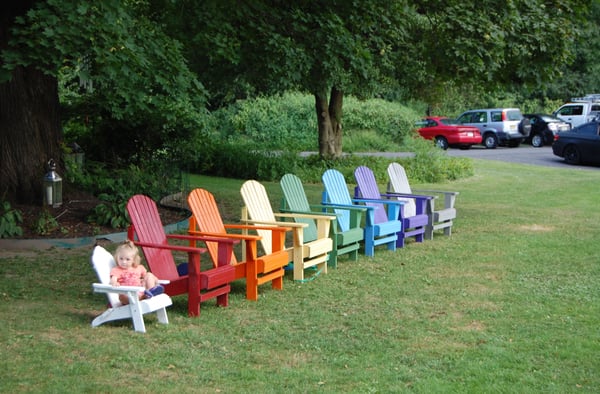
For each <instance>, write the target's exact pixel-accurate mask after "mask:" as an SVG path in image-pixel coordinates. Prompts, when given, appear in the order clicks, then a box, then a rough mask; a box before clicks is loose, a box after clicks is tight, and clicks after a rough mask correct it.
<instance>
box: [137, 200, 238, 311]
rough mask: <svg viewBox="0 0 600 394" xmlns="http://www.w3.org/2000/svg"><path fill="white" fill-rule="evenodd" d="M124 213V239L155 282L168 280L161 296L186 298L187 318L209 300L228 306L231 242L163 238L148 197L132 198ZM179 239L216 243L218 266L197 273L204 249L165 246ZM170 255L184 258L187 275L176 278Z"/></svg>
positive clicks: (208, 239)
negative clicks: (143, 259)
mask: <svg viewBox="0 0 600 394" xmlns="http://www.w3.org/2000/svg"><path fill="white" fill-rule="evenodd" d="M127 212H128V213H129V217H130V219H131V226H129V229H128V231H127V237H128V238H129V239H130V240H132V241H133V242H134V243H135V244H136V245H138V246H140V247H141V248H142V251H143V253H144V256H145V257H146V262H147V263H148V267H149V268H150V271H151V272H152V273H153V274H154V275H156V277H157V278H159V279H166V280H169V281H170V283H169V284H166V285H164V286H165V293H167V294H168V295H170V296H176V295H180V294H187V295H188V314H189V315H190V316H199V315H200V303H201V302H204V301H206V300H209V299H211V298H216V299H217V305H220V306H227V305H228V304H229V292H230V291H231V286H230V282H232V281H233V280H235V268H234V267H233V266H231V265H229V261H230V258H231V257H230V256H231V255H232V253H233V244H234V243H235V242H236V241H234V240H231V239H223V238H211V237H194V236H189V235H176V234H169V235H167V234H165V231H164V228H163V225H162V223H161V220H160V216H159V214H158V209H157V208H156V203H155V202H154V201H153V200H152V199H151V198H149V197H147V196H143V195H140V194H138V195H135V196H133V197H131V198H130V199H129V201H128V202H127ZM171 239H179V240H185V241H188V242H196V241H203V242H217V243H218V264H217V267H216V268H212V269H209V270H206V271H200V254H201V253H204V252H206V249H203V248H197V247H190V246H183V245H181V246H180V245H172V244H169V240H171ZM173 251H180V252H186V253H187V254H188V274H187V275H181V276H180V275H179V273H178V272H177V266H176V264H175V260H174V258H173V254H172V252H173Z"/></svg>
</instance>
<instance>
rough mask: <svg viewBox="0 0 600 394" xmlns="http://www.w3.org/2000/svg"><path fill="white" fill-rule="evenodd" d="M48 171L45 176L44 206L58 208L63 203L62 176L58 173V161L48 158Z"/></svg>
mask: <svg viewBox="0 0 600 394" xmlns="http://www.w3.org/2000/svg"><path fill="white" fill-rule="evenodd" d="M47 167H48V173H47V174H46V175H45V176H44V189H43V190H44V191H43V193H44V206H48V205H50V206H52V208H57V207H60V206H61V205H62V178H61V177H60V175H58V174H57V173H56V163H55V162H54V160H53V159H50V160H48V163H47Z"/></svg>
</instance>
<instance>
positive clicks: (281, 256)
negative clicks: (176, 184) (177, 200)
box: [187, 189, 292, 301]
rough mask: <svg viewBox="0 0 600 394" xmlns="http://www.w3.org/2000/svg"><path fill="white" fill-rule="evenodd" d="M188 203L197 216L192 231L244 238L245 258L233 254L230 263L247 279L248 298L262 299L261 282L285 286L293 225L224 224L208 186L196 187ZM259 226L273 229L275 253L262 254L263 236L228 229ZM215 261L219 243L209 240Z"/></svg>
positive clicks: (216, 235)
mask: <svg viewBox="0 0 600 394" xmlns="http://www.w3.org/2000/svg"><path fill="white" fill-rule="evenodd" d="M187 201H188V205H189V207H190V209H191V210H192V213H193V216H192V217H191V218H190V227H189V228H190V229H189V234H191V235H201V236H210V237H224V238H227V239H237V240H242V242H243V243H244V249H243V251H244V252H245V253H244V255H243V256H242V259H241V260H238V259H237V258H236V256H235V254H232V255H231V260H230V262H229V263H230V264H231V265H232V266H233V267H235V278H236V279H240V278H245V279H246V298H247V299H249V300H252V301H256V300H257V299H258V286H260V285H262V284H264V283H268V282H271V287H272V288H273V289H276V290H281V289H283V276H284V275H285V271H284V269H283V267H285V266H286V265H287V264H288V262H289V256H288V252H287V251H286V250H285V245H284V244H285V234H286V232H288V231H291V230H292V229H291V228H290V227H276V226H253V225H245V224H223V220H222V219H221V214H220V213H219V208H218V207H217V203H216V201H215V197H214V196H213V195H212V194H211V193H210V192H209V191H207V190H205V189H194V190H192V191H191V193H190V194H189V196H188V199H187ZM257 229H260V230H265V231H269V232H271V234H272V243H271V246H272V250H271V253H266V254H262V255H260V256H259V255H258V250H257V242H258V241H260V240H261V239H262V237H261V236H258V235H251V234H239V233H232V232H231V231H229V232H228V231H227V230H234V231H236V230H239V231H241V230H246V231H255V230H257ZM206 245H207V248H208V252H209V254H210V256H211V257H212V260H213V263H215V264H216V262H217V261H218V250H217V244H216V243H214V242H207V243H206Z"/></svg>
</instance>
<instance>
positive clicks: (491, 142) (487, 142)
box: [483, 133, 498, 149]
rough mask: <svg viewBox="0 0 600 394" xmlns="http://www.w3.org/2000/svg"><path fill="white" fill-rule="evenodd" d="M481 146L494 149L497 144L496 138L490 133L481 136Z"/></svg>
mask: <svg viewBox="0 0 600 394" xmlns="http://www.w3.org/2000/svg"><path fill="white" fill-rule="evenodd" d="M483 146H485V147H486V148H487V149H495V148H496V147H497V146H498V138H497V137H496V136H495V135H494V134H492V133H488V134H486V135H485V136H484V137H483Z"/></svg>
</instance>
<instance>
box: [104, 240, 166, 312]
mask: <svg viewBox="0 0 600 394" xmlns="http://www.w3.org/2000/svg"><path fill="white" fill-rule="evenodd" d="M140 261H141V258H140V254H139V251H138V248H137V247H136V246H135V244H134V243H133V242H132V241H129V240H127V241H125V242H123V243H122V244H121V245H119V246H118V247H117V250H116V251H115V262H116V263H117V265H116V266H115V267H114V268H113V269H112V270H111V271H110V284H111V285H112V286H142V287H144V288H145V289H146V291H141V292H140V294H139V297H140V300H141V299H145V298H151V297H152V296H155V295H159V294H161V293H163V292H164V287H162V286H161V285H159V284H158V279H157V278H156V276H154V275H153V274H152V273H151V272H148V271H146V267H144V266H143V265H141V264H140ZM119 300H120V301H121V303H122V304H128V303H129V300H128V299H127V295H126V294H120V295H119Z"/></svg>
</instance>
